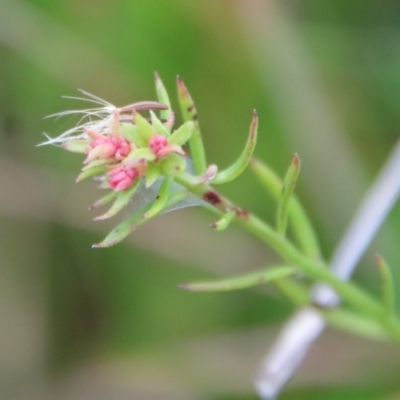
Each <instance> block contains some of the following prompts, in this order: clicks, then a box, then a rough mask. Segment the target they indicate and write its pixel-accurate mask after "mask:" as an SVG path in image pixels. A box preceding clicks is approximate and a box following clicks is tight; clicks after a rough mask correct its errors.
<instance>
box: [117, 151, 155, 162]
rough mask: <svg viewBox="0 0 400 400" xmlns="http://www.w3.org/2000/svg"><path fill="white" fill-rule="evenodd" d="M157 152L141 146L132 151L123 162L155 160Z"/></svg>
mask: <svg viewBox="0 0 400 400" xmlns="http://www.w3.org/2000/svg"><path fill="white" fill-rule="evenodd" d="M155 158H156V156H155V154H154V153H153V152H152V151H151V150H150V149H149V148H148V147H141V148H139V149H136V150H134V151H132V152H131V153H130V154H129V156H128V157H126V158H125V159H124V161H123V164H125V165H129V164H130V163H131V162H132V163H133V164H136V163H139V162H140V161H153V160H155Z"/></svg>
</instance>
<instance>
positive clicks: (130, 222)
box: [92, 192, 187, 248]
mask: <svg viewBox="0 0 400 400" xmlns="http://www.w3.org/2000/svg"><path fill="white" fill-rule="evenodd" d="M186 196H187V193H185V192H175V193H173V194H172V196H171V197H170V199H169V201H168V203H167V204H166V206H165V208H164V209H168V208H170V207H172V206H173V205H175V204H176V203H178V202H179V201H181V200H183V199H184V198H185V197H186ZM151 207H152V203H150V204H148V205H146V206H145V207H143V208H141V209H140V210H139V211H137V212H136V213H135V214H133V215H131V216H130V217H129V218H127V219H126V220H125V221H123V222H121V223H120V224H119V225H117V226H116V227H115V228H114V229H113V230H112V231H111V232H110V233H109V234H108V235H107V236H106V238H105V239H104V240H103V241H101V242H100V243H97V244H94V245H93V246H92V247H93V248H103V247H110V246H113V245H115V244H117V243H119V242H120V241H121V240H123V239H125V238H126V237H127V236H128V235H129V234H130V233H132V232H133V231H134V230H135V229H136V228H137V227H138V226H140V225H143V224H144V223H146V222H147V221H149V220H150V219H151V218H144V217H143V215H144V214H146V213H147V212H148V211H149V210H150V208H151Z"/></svg>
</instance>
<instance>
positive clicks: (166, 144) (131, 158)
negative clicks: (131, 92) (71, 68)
mask: <svg viewBox="0 0 400 400" xmlns="http://www.w3.org/2000/svg"><path fill="white" fill-rule="evenodd" d="M85 94H86V95H89V94H88V93H85ZM90 96H91V97H92V99H93V101H95V102H102V104H103V105H104V107H102V108H98V109H89V110H84V111H80V113H83V118H82V119H83V120H85V119H86V120H87V121H86V122H85V123H83V124H81V125H78V126H76V127H75V128H73V129H71V130H69V131H67V132H65V133H63V134H62V135H61V136H59V137H58V138H55V139H52V138H49V140H48V141H47V142H46V144H49V143H51V144H58V145H61V146H62V147H63V148H64V149H66V150H69V151H71V152H75V153H82V154H85V155H86V158H85V160H84V161H83V168H82V172H81V173H80V174H79V176H78V178H77V181H81V180H83V179H85V178H88V177H97V180H98V181H99V182H100V183H99V187H100V188H103V189H110V190H111V192H109V193H108V194H107V195H106V196H104V197H103V198H101V199H100V200H98V201H97V202H96V203H95V204H94V205H93V206H92V207H91V208H97V207H99V206H101V205H104V204H106V203H107V202H109V201H112V200H114V204H113V206H112V207H111V209H110V210H109V211H108V212H107V213H105V214H104V215H102V216H99V217H97V218H96V219H97V220H99V219H105V218H109V217H111V216H113V215H115V214H116V213H117V212H118V211H120V210H121V209H122V208H123V207H124V206H125V205H126V204H127V203H128V202H129V201H130V198H131V197H132V195H133V194H134V193H135V191H136V190H137V189H138V187H139V184H140V182H141V181H142V179H141V178H144V181H145V186H146V187H150V186H152V185H153V184H154V182H155V181H157V179H158V178H159V177H160V176H163V177H165V176H166V175H168V176H174V175H176V174H179V173H181V172H184V171H185V169H186V161H185V157H184V156H185V155H186V154H185V151H184V150H183V148H182V146H183V145H184V144H185V143H186V142H187V141H188V140H189V139H190V137H191V134H192V132H193V127H194V123H193V122H192V121H187V122H185V123H184V124H183V125H181V126H180V127H179V128H178V129H176V130H175V131H173V130H172V126H173V124H174V114H173V112H172V111H171V110H170V108H169V104H162V103H159V102H153V101H145V102H140V103H134V104H131V105H129V106H125V107H121V108H117V107H115V106H113V105H111V104H109V103H106V102H105V101H103V100H101V99H99V98H97V97H94V96H92V95H90ZM157 110H161V113H162V114H163V115H162V116H163V117H166V118H162V117H158V116H157V115H156V113H155V112H154V111H157ZM144 111H146V112H149V114H150V115H149V117H148V118H146V117H145V116H144V115H142V113H143V112H144ZM69 113H74V111H71V112H64V113H61V114H57V116H58V115H65V114H69Z"/></svg>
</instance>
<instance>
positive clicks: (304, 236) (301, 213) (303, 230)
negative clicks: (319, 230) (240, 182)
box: [250, 158, 321, 260]
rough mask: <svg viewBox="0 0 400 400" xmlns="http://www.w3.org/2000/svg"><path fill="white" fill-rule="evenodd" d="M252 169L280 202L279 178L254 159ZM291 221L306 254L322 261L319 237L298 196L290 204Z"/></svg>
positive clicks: (280, 185) (280, 188) (251, 164)
mask: <svg viewBox="0 0 400 400" xmlns="http://www.w3.org/2000/svg"><path fill="white" fill-rule="evenodd" d="M250 167H251V169H252V171H253V172H254V174H255V175H256V177H257V178H258V179H259V181H260V183H261V184H262V185H263V186H264V187H265V188H266V189H267V191H268V192H269V193H270V194H271V196H272V198H273V199H275V200H276V201H279V198H280V196H281V192H282V181H281V180H280V179H279V178H278V176H277V175H276V174H275V173H274V172H273V171H272V170H271V169H270V168H269V167H268V166H267V165H266V164H264V163H262V162H260V161H258V160H256V159H254V158H253V159H252V160H251V162H250ZM289 220H290V221H289V222H290V223H291V224H292V227H293V230H294V234H295V236H296V238H297V240H298V242H299V243H300V245H301V247H302V249H303V250H304V252H305V253H306V254H307V255H308V256H309V257H311V258H312V259H314V260H319V259H321V251H320V246H319V243H318V239H317V236H316V234H315V232H314V229H313V227H312V225H311V222H310V220H309V218H308V216H307V214H306V212H305V210H304V208H303V206H302V205H301V203H300V202H299V201H298V199H297V198H296V196H293V197H292V199H291V201H290V204H289Z"/></svg>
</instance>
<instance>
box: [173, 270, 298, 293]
mask: <svg viewBox="0 0 400 400" xmlns="http://www.w3.org/2000/svg"><path fill="white" fill-rule="evenodd" d="M295 272H296V268H294V267H289V266H277V267H273V268H268V269H267V270H264V271H258V272H253V273H250V274H246V275H242V276H237V277H234V278H227V279H221V280H217V281H213V282H201V283H185V284H182V285H179V287H180V288H181V289H185V290H190V291H193V292H224V291H230V290H239V289H246V288H249V287H252V286H257V285H262V284H264V283H268V282H272V281H276V280H279V279H283V278H286V277H288V276H290V275H293V274H294V273H295Z"/></svg>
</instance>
